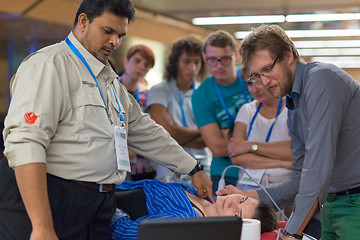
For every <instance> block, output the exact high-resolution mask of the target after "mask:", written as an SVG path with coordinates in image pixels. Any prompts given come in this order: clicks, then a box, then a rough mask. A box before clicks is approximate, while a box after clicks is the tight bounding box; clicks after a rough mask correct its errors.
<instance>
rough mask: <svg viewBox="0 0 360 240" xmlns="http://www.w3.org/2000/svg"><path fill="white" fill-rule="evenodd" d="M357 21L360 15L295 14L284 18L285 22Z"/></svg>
mask: <svg viewBox="0 0 360 240" xmlns="http://www.w3.org/2000/svg"><path fill="white" fill-rule="evenodd" d="M359 19H360V13H329V14H296V15H287V16H286V21H287V22H318V21H342V20H359Z"/></svg>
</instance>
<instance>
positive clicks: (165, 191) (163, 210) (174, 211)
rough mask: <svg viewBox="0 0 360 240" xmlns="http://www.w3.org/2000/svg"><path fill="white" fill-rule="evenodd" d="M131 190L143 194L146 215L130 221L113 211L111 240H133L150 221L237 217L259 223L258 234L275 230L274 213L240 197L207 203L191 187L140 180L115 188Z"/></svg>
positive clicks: (229, 197) (207, 201)
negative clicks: (259, 229) (138, 189)
mask: <svg viewBox="0 0 360 240" xmlns="http://www.w3.org/2000/svg"><path fill="white" fill-rule="evenodd" d="M135 188H142V189H143V191H144V193H145V198H146V207H147V211H148V215H145V216H142V217H139V218H138V219H136V220H131V218H130V216H129V215H128V214H127V213H126V212H124V211H122V210H120V209H117V211H116V213H115V215H114V217H113V220H112V226H111V228H112V231H111V232H112V240H120V239H136V238H137V228H138V225H139V223H140V222H141V221H142V220H144V219H153V218H187V217H218V216H239V217H242V218H253V219H258V220H260V222H261V233H263V232H269V231H272V230H275V229H276V223H277V222H276V216H275V212H274V210H273V209H272V208H271V207H270V206H268V205H266V204H264V203H260V202H259V201H258V200H257V199H254V198H250V197H246V196H244V195H241V194H231V195H227V196H218V197H217V198H216V201H215V203H211V202H210V200H209V199H202V198H200V197H198V196H197V192H196V189H195V187H194V186H192V185H190V184H188V183H185V182H172V183H163V182H160V181H157V180H142V181H135V182H130V181H129V182H123V183H122V184H121V185H118V186H117V189H120V190H131V189H135Z"/></svg>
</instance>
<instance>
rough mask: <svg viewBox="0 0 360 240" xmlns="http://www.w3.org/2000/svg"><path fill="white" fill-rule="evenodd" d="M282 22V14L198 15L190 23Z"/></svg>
mask: <svg viewBox="0 0 360 240" xmlns="http://www.w3.org/2000/svg"><path fill="white" fill-rule="evenodd" d="M282 22H285V16H284V15H259V16H233V17H232V16H226V17H198V18H193V19H192V23H193V24H194V25H224V24H249V23H282Z"/></svg>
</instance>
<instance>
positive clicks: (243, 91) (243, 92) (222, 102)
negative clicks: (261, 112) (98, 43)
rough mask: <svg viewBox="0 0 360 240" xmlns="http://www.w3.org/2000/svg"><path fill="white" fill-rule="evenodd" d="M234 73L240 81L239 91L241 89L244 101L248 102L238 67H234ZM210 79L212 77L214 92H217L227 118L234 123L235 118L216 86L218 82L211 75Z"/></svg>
mask: <svg viewBox="0 0 360 240" xmlns="http://www.w3.org/2000/svg"><path fill="white" fill-rule="evenodd" d="M236 75H237V80H239V82H240V85H241V91H242V94H243V96H244V98H245V102H246V103H248V102H249V99H248V97H247V94H246V91H245V87H244V83H243V81H241V77H240V73H239V69H238V68H237V69H236ZM212 79H213V84H214V88H215V90H216V93H217V95H218V97H219V99H220V102H221V105H222V107H223V109H224V110H225V112H226V115H227V116H228V118H229V119H230V121H231V122H232V123H234V122H235V118H234V116H233V115H231V113H230V112H229V109H228V108H227V107H226V105H225V101H224V98H223V96H222V95H221V92H220V89H219V86H218V84H217V83H216V80H215V78H214V77H212Z"/></svg>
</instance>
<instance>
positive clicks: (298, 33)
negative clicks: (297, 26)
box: [285, 29, 360, 38]
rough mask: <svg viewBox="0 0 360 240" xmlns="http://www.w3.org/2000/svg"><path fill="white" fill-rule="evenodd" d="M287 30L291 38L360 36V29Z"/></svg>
mask: <svg viewBox="0 0 360 240" xmlns="http://www.w3.org/2000/svg"><path fill="white" fill-rule="evenodd" d="M285 32H286V34H287V35H288V36H289V37H290V38H305V37H352V36H360V29H332V30H330V29H327V30H287V31H285Z"/></svg>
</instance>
